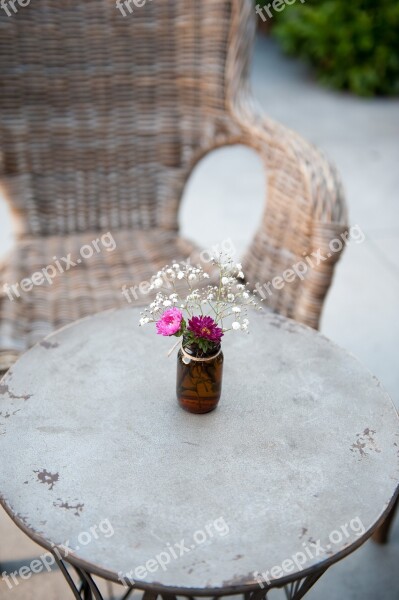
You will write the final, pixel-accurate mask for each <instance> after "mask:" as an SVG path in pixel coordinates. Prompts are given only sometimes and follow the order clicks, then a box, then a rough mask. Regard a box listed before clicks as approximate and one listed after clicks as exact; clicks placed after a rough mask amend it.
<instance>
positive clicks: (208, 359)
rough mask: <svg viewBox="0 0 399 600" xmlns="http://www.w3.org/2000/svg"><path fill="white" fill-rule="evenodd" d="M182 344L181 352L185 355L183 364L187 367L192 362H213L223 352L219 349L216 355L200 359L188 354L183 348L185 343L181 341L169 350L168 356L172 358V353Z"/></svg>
mask: <svg viewBox="0 0 399 600" xmlns="http://www.w3.org/2000/svg"><path fill="white" fill-rule="evenodd" d="M179 344H180V350H181V352H182V354H183V357H184V358H183V362H184V364H185V365H188V364H189V363H190V362H191V361H192V360H193V361H194V362H208V361H210V360H213V359H214V358H216V357H217V356H219V354H220V353H221V351H222V347H220V348H219V350H218V351H217V352H216V354H213V355H212V356H207V357H203V358H198V357H197V356H191V354H188V353H187V352H186V351H185V350H184V347H183V342H181V341H180V340H178V341H177V342H176V344H174V346H173V347H172V348H171V349H170V350H169V352H168V356H170V355H171V354H172V352H173V351H174V350H175V348H177V346H178V345H179Z"/></svg>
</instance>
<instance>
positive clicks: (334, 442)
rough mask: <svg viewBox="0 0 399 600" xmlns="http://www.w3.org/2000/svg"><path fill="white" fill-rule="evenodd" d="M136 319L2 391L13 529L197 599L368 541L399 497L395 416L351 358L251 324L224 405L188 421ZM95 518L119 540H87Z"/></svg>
mask: <svg viewBox="0 0 399 600" xmlns="http://www.w3.org/2000/svg"><path fill="white" fill-rule="evenodd" d="M137 321H138V311H136V310H132V309H126V310H122V311H115V312H108V313H103V314H100V315H97V316H95V317H91V318H88V319H86V320H83V321H80V322H79V323H77V324H75V325H72V326H71V327H68V328H65V329H63V330H61V331H59V332H57V333H55V334H54V335H52V336H50V337H49V338H47V340H45V341H44V342H42V343H41V344H39V345H38V346H36V347H34V348H33V349H32V350H30V351H29V352H28V353H26V354H25V355H24V356H23V357H22V358H21V359H20V360H19V361H18V363H17V364H16V365H15V366H14V367H13V369H12V372H9V373H8V375H7V376H6V378H5V380H3V382H2V384H0V456H1V457H2V464H1V469H0V492H1V496H2V503H3V506H4V507H5V508H6V510H7V511H8V512H9V513H10V514H11V515H12V517H13V518H14V519H15V521H16V522H17V524H18V525H19V526H20V527H21V528H22V529H24V530H25V531H26V532H27V533H28V534H29V535H30V536H31V537H32V538H34V539H35V540H37V541H38V542H39V543H41V544H42V545H43V546H44V547H46V548H50V547H51V544H57V545H60V544H66V543H67V544H68V547H69V548H72V549H74V552H73V553H72V554H69V556H68V557H67V558H68V560H72V562H75V563H76V564H78V565H79V564H80V565H85V566H86V568H87V569H88V570H89V571H91V572H93V573H97V574H102V575H104V576H107V577H109V578H111V579H115V580H117V578H118V575H119V576H120V575H121V574H123V575H124V576H125V575H126V573H130V574H131V575H132V572H134V574H135V576H133V577H132V578H133V579H135V580H136V582H137V581H139V583H140V585H142V586H143V587H144V588H145V587H146V584H152V586H150V587H152V588H153V589H162V587H163V586H168V587H169V588H170V589H172V588H173V589H174V590H180V591H182V592H190V591H191V592H193V593H200V592H201V591H202V592H204V591H207V590H208V591H209V590H216V591H218V590H219V591H220V590H224V591H225V590H234V591H237V590H238V589H241V590H245V589H251V588H249V587H247V586H251V584H252V588H253V589H254V584H256V577H255V575H254V573H255V572H260V573H267V572H270V569H271V568H272V567H274V566H278V565H280V566H281V565H282V563H283V561H286V560H288V559H291V558H292V557H293V556H294V555H295V556H299V555H298V554H297V553H300V552H302V553H305V552H307V558H306V562H305V564H303V566H302V565H301V566H300V567H298V566H295V563H294V568H293V569H292V568H291V570H290V571H289V574H288V572H286V571H284V574H283V576H284V577H292V576H293V575H295V574H298V575H300V574H303V573H305V572H306V571H307V569H309V568H312V567H315V565H317V564H319V565H320V564H321V563H322V562H323V561H330V562H332V561H334V560H337V559H338V558H340V557H342V556H344V555H345V554H346V553H348V552H349V551H351V550H353V549H354V548H355V547H356V546H357V545H359V544H360V543H362V542H363V541H364V540H365V539H366V538H367V537H368V536H369V535H370V533H371V531H372V529H373V528H374V527H375V525H376V524H377V522H379V521H380V520H381V517H382V516H383V514H384V513H385V512H386V510H387V507H388V505H389V503H390V502H392V500H393V497H394V496H395V494H396V490H397V485H398V481H399V424H398V423H399V421H398V418H397V414H396V411H395V409H394V407H393V404H392V402H391V400H390V398H389V397H388V396H387V394H386V393H385V392H384V390H383V389H382V388H381V385H380V384H379V382H378V381H377V379H375V377H373V376H372V375H371V374H370V373H369V372H368V371H367V370H365V369H364V368H363V367H362V365H361V364H360V363H359V362H358V361H357V360H356V359H355V358H353V357H352V356H350V355H349V354H347V353H346V352H344V351H343V350H342V349H340V348H338V347H337V346H335V345H334V344H333V343H331V342H330V341H329V340H327V339H326V338H324V337H323V336H321V335H320V334H318V333H316V332H315V331H313V330H310V329H308V328H305V327H303V326H301V325H298V324H296V323H294V322H292V321H287V320H285V319H282V318H281V317H277V316H275V315H268V314H256V315H253V316H252V323H251V334H250V335H242V334H234V335H231V336H230V338H229V339H226V341H225V342H224V353H225V372H224V389H223V394H222V399H221V401H220V404H219V407H218V408H217V410H216V411H214V412H212V413H209V414H207V415H193V414H189V413H186V412H184V411H183V410H182V409H181V408H179V406H178V405H177V402H176V399H175V368H176V365H175V361H176V357H175V356H173V357H171V358H169V359H168V358H167V357H166V354H165V352H166V350H168V349H169V347H170V345H171V344H170V340H169V339H163V338H162V339H161V338H159V337H157V336H156V335H155V332H154V330H153V329H152V328H151V327H149V328H139V327H138V326H137ZM226 337H227V336H226ZM104 520H108V522H109V523H110V524H111V526H112V530H113V531H114V535H107V536H106V535H103V534H101V533H100V535H97V539H95V536H93V535H91V538H92V539H91V541H90V542H88V541H87V540H88V539H89V537H90V535H89V536H87V535H82V532H83V533H87V532H90V531H91V528H93V527H95V526H98V525H99V523H100V522H102V521H104ZM351 524H352V525H351ZM227 530H228V533H227ZM104 531H105V529H104ZM107 531H108V530H107ZM345 531H346V533H345ZM198 532H202V533H200V534H199V533H198ZM211 532H212V533H211ZM334 532H335V534H334V535H332V534H333V533H334ZM337 532H338V533H337ZM338 534H340V535H338ZM339 538H341V539H339ZM182 540H184V548H185V549H184V550H183V546H182V544H181V541H182ZM318 540H320V542H319V549H317V543H318ZM320 546H321V547H323V552H322V553H320ZM171 548H174V549H175V554H176V558H175V557H174V556H173V553H172V550H171ZM306 549H308V550H306ZM161 552H166V553H169V561H168V564H167V566H165V567H164V568H162V566H161V562H162V561H160V560H159V556H160V553H161ZM180 554H182V556H180ZM309 555H312V556H309ZM163 557H164V558H163V561H164V562H165V561H166V560H167V559H166V557H165V554H164V555H163ZM151 559H155V561H152V562H151V563H149V562H147V561H150V560H151ZM301 561H303V559H302V558H301V559H300V560H298V561H297V562H301ZM154 562H155V563H157V565H158V566H157V567H156V568H155V566H154ZM146 563H147V566H149V569H146V568H145V569H144V571H146V575H145V576H142V575H143V570H141V571H140V570H139V573H141V576H142V577H141V580H140V579H138V578H137V573H136V571H137V568H138V567H140V566H143V565H145V564H146ZM288 564H289V563H285V565H286V567H284V569H285V568H287V570H288ZM325 564H327V563H325ZM150 571H152V572H150ZM274 574H275V575H274V576H275V577H279V578H281V577H282V575H281V573H278V572H277V571H276V570H275V571H274ZM281 581H283V579H281Z"/></svg>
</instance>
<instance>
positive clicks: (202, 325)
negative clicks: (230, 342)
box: [187, 316, 224, 343]
mask: <svg viewBox="0 0 399 600" xmlns="http://www.w3.org/2000/svg"><path fill="white" fill-rule="evenodd" d="M187 329H188V331H191V332H192V333H193V334H194V335H195V337H198V338H203V339H204V340H209V341H210V342H214V343H219V342H220V341H221V339H222V337H223V335H224V334H223V329H221V328H220V327H218V326H217V324H216V323H215V321H214V320H213V319H212V317H205V316H200V317H192V318H191V319H190V320H189V322H188V327H187Z"/></svg>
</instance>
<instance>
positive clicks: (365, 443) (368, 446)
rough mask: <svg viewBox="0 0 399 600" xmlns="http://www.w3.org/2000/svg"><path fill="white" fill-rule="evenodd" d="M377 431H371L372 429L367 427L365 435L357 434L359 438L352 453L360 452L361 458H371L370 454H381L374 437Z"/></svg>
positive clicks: (352, 447) (353, 446)
mask: <svg viewBox="0 0 399 600" xmlns="http://www.w3.org/2000/svg"><path fill="white" fill-rule="evenodd" d="M375 433H376V431H375V429H370V427H366V429H365V430H364V431H363V433H357V434H356V437H357V438H358V439H357V440H356V442H355V443H354V444H352V446H351V448H350V450H351V452H356V451H358V452H359V455H360V458H363V457H365V456H369V453H368V452H367V450H368V451H369V452H370V451H371V452H376V453H377V454H379V453H380V452H381V450H380V448H379V447H378V446H377V442H376V441H375V438H374V435H375Z"/></svg>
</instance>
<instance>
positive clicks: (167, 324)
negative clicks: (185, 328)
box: [155, 307, 183, 336]
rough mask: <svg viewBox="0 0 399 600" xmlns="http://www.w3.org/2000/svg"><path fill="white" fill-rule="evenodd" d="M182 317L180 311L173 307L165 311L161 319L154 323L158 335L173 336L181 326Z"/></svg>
mask: <svg viewBox="0 0 399 600" xmlns="http://www.w3.org/2000/svg"><path fill="white" fill-rule="evenodd" d="M182 320H183V315H182V313H181V311H180V310H179V309H178V308H176V307H174V308H168V310H165V312H164V313H163V315H162V317H161V318H160V319H159V321H157V322H156V323H155V326H156V328H157V333H158V334H159V335H168V336H169V335H174V334H175V333H177V332H178V331H179V329H180V327H181V325H182Z"/></svg>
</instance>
